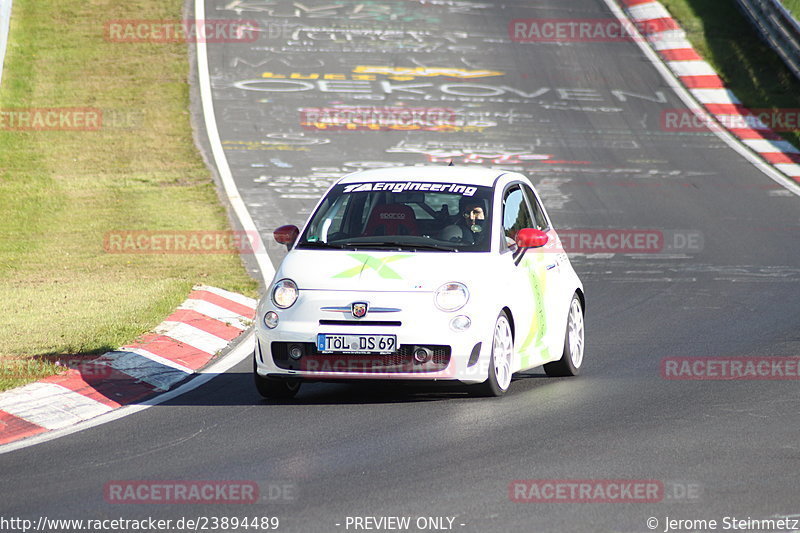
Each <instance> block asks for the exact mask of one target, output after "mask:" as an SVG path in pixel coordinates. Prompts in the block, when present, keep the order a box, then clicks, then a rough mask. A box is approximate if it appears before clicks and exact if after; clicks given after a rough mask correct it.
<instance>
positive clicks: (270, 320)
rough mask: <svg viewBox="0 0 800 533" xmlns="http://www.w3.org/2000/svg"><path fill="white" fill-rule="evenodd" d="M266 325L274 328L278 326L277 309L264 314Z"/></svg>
mask: <svg viewBox="0 0 800 533" xmlns="http://www.w3.org/2000/svg"><path fill="white" fill-rule="evenodd" d="M264 325H265V326H267V327H268V328H269V329H274V328H275V327H277V326H278V313H276V312H275V311H267V313H266V314H265V315H264Z"/></svg>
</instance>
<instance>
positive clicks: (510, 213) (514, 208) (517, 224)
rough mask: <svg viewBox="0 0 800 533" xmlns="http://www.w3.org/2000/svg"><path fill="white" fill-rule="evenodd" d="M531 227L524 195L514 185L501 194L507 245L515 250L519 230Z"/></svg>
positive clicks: (531, 221)
mask: <svg viewBox="0 0 800 533" xmlns="http://www.w3.org/2000/svg"><path fill="white" fill-rule="evenodd" d="M532 227H534V226H533V220H532V218H531V214H530V212H529V211H528V203H527V202H526V201H525V195H524V194H523V192H522V189H520V187H519V185H514V186H513V187H511V188H510V189H509V190H508V191H506V193H505V195H504V196H503V233H504V235H505V238H506V244H507V245H508V247H509V248H510V249H511V250H516V249H517V233H518V232H519V230H521V229H524V228H532Z"/></svg>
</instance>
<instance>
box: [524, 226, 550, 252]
mask: <svg viewBox="0 0 800 533" xmlns="http://www.w3.org/2000/svg"><path fill="white" fill-rule="evenodd" d="M547 240H548V237H547V233H546V232H544V231H542V230H540V229H535V228H523V229H521V230H519V232H517V246H519V247H520V248H541V247H542V246H544V245H545V244H547Z"/></svg>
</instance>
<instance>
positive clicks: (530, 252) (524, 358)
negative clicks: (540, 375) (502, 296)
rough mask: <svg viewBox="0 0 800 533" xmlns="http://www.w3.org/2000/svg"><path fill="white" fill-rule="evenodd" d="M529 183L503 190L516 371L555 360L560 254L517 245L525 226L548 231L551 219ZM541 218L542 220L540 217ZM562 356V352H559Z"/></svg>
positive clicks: (503, 251) (504, 242)
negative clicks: (555, 291) (554, 303)
mask: <svg viewBox="0 0 800 533" xmlns="http://www.w3.org/2000/svg"><path fill="white" fill-rule="evenodd" d="M524 187H525V185H524V184H523V183H520V182H512V183H511V184H509V185H508V186H507V187H506V189H505V190H504V192H503V202H502V209H503V214H502V221H501V222H502V236H501V237H502V242H501V250H500V251H501V255H502V256H504V257H506V258H507V259H506V262H505V265H506V268H507V275H508V276H509V277H508V280H509V283H510V284H511V286H512V288H511V291H510V298H511V300H512V302H513V305H512V308H511V311H512V313H513V315H514V316H513V318H514V328H515V339H514V345H515V351H516V353H517V354H518V359H517V361H516V365H515V366H514V367H513V368H512V369H513V370H515V371H516V370H519V369H524V368H531V367H534V366H538V365H540V364H542V363H545V362H548V361H551V360H553V359H554V358H557V357H555V355H556V354H554V353H553V350H554V346H553V342H552V340H551V339H552V331H551V330H552V329H553V328H554V327H555V324H554V320H553V316H552V315H551V313H550V312H549V309H550V308H551V305H552V298H553V291H552V290H551V289H553V286H552V285H553V281H556V280H554V279H553V278H554V276H556V273H554V272H553V271H554V270H556V269H557V265H558V262H557V257H556V256H557V254H556V253H552V250H550V249H546V248H543V249H527V250H524V251H523V250H521V249H518V248H517V245H516V237H517V233H518V232H519V230H521V229H523V228H537V229H541V230H543V231H547V229H548V228H547V227H546V226H547V220H546V218H545V217H544V214H543V213H542V212H541V211H540V212H539V213H536V212H535V211H534V210H532V209H531V202H530V201H529V199H528V193H527V192H526V191H525V190H524ZM537 207H538V206H537ZM537 219H538V220H537ZM559 356H560V354H559Z"/></svg>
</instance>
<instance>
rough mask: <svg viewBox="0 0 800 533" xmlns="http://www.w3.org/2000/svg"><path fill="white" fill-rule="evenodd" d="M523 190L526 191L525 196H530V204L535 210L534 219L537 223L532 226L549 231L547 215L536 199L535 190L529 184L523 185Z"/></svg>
mask: <svg viewBox="0 0 800 533" xmlns="http://www.w3.org/2000/svg"><path fill="white" fill-rule="evenodd" d="M522 190H524V191H525V196H527V197H528V205H530V206H531V210H532V211H533V221H534V222H535V224H534V225H533V226H531V227H532V228H536V229H540V230H542V231H547V230H548V229H550V228H549V227H548V225H547V217H546V216H544V209H543V208H542V206H541V204H540V203H539V202H538V200H536V195H535V194H534V193H533V190H532V189H531V188H530V187H528V186H527V185H522Z"/></svg>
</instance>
